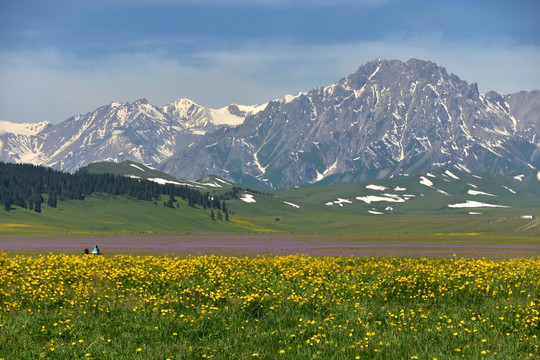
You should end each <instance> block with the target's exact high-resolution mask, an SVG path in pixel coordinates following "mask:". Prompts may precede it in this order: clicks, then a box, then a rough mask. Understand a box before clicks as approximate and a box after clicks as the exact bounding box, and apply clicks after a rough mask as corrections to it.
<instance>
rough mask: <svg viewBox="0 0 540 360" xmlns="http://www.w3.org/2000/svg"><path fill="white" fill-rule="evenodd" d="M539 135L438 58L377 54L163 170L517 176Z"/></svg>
mask: <svg viewBox="0 0 540 360" xmlns="http://www.w3.org/2000/svg"><path fill="white" fill-rule="evenodd" d="M534 137H535V134H534V125H533V124H532V122H531V121H529V120H520V121H518V120H516V119H515V118H514V117H512V116H511V115H510V113H509V109H508V107H506V106H505V105H504V104H501V103H500V102H498V101H496V100H494V99H493V98H492V97H489V96H485V95H482V94H479V93H478V89H477V87H476V84H467V83H466V82H464V81H462V80H460V79H459V78H458V77H457V76H455V75H449V74H448V73H447V72H446V70H445V69H444V68H442V67H439V66H437V65H435V64H433V63H432V62H429V61H421V60H416V59H412V60H409V61H408V62H406V63H402V62H400V61H381V60H377V61H374V62H371V63H368V64H366V65H364V66H362V67H360V68H359V70H358V71H357V72H356V73H354V74H352V75H350V76H349V77H347V78H345V79H342V80H341V81H339V82H338V83H336V84H334V85H331V86H328V87H321V88H316V89H313V90H311V91H310V92H308V93H303V94H299V95H298V96H296V97H294V98H289V99H287V100H285V99H283V100H280V101H273V102H271V103H269V105H268V106H267V108H266V109H265V110H264V111H261V112H259V113H258V114H256V115H253V116H249V117H248V118H246V121H245V122H244V123H243V124H242V125H240V126H238V127H236V128H233V129H221V130H219V131H217V132H215V133H212V134H208V135H207V136H206V137H204V138H203V139H202V140H201V141H200V142H199V143H197V144H195V145H194V146H192V147H190V148H189V149H184V150H181V151H180V152H179V153H177V154H175V155H174V156H173V157H172V158H170V159H168V160H167V162H166V163H165V165H164V166H163V167H162V168H163V169H164V170H165V171H167V172H169V173H172V174H174V175H179V176H180V175H181V176H183V177H188V178H190V177H198V176H200V175H202V174H203V173H205V172H207V171H210V172H215V173H218V174H220V175H222V176H227V175H229V176H231V177H232V178H233V179H235V180H237V181H239V179H241V178H242V177H244V178H245V177H250V178H252V179H259V180H260V181H261V182H263V183H265V184H267V185H268V186H270V187H275V188H279V187H283V186H285V185H287V184H294V185H300V184H305V183H313V182H318V181H321V180H324V179H331V180H327V181H330V182H343V181H353V180H361V179H367V178H382V177H391V176H395V175H398V174H402V173H410V172H417V171H420V170H423V169H429V168H432V167H439V166H445V165H452V166H456V167H458V168H461V169H464V170H467V171H490V172H508V171H511V170H514V169H523V168H534V167H539V165H540V164H539V158H538V156H533V155H531V154H533V152H534V150H535V148H536V147H535V145H534ZM187 164H192V166H187ZM332 175H333V177H332Z"/></svg>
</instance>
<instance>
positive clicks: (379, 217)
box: [0, 162, 540, 239]
mask: <svg viewBox="0 0 540 360" xmlns="http://www.w3.org/2000/svg"><path fill="white" fill-rule="evenodd" d="M84 171H87V172H89V173H103V172H105V173H107V172H111V173H115V174H122V175H125V176H129V177H135V176H139V177H140V178H146V179H149V178H153V179H163V180H166V181H168V182H169V184H170V183H172V182H181V181H184V180H179V179H174V178H172V177H168V175H166V174H164V173H161V172H158V171H157V170H154V169H150V168H148V167H144V166H143V165H141V164H136V163H132V162H124V163H122V164H115V165H114V164H113V165H111V164H108V163H100V164H93V165H91V166H89V167H88V168H86V170H84ZM137 171H138V173H137ZM536 176H537V175H536V172H534V171H530V172H522V173H519V174H517V173H516V174H513V175H512V176H500V175H493V174H487V173H485V174H469V173H467V172H463V171H459V170H457V169H455V168H439V169H434V170H430V171H429V172H423V173H419V174H414V175H408V176H402V177H397V178H393V179H385V180H373V181H367V182H359V183H349V184H338V185H330V186H319V187H314V186H304V187H294V188H290V189H287V190H282V191H266V190H261V191H257V190H250V189H246V188H239V187H238V185H236V184H233V183H230V182H228V181H227V180H225V179H222V178H219V177H207V178H205V179H201V180H200V181H198V182H192V184H193V186H194V187H195V185H196V186H206V190H203V189H201V191H206V193H207V194H208V196H209V197H213V196H218V195H219V194H223V193H225V191H228V190H227V189H231V188H233V186H234V188H235V189H236V193H235V196H232V197H228V198H227V199H228V200H226V201H225V203H226V207H227V209H228V211H229V212H230V213H229V221H225V218H224V212H223V211H221V210H218V209H216V208H215V209H210V207H205V206H202V205H195V206H188V201H187V200H183V199H182V198H181V197H178V196H177V197H175V198H174V203H173V206H172V207H170V206H169V207H167V206H164V203H165V202H166V201H168V200H169V199H170V197H169V196H168V195H161V196H160V197H159V198H156V199H154V200H153V201H143V200H136V199H134V198H133V197H130V196H125V195H121V196H119V195H113V194H102V193H95V194H92V195H90V196H86V198H85V200H84V201H81V200H66V201H59V202H58V205H57V207H56V208H53V207H49V206H45V205H44V206H43V207H42V212H41V213H39V214H38V213H35V212H33V211H30V210H27V209H23V208H20V207H14V208H13V210H11V211H9V212H7V211H3V210H0V237H18V236H60V235H77V236H92V235H100V236H114V235H119V234H123V235H136V234H185V233H194V232H199V233H208V232H210V233H238V232H240V233H250V232H270V233H292V234H326V235H336V236H353V237H354V236H359V235H363V236H380V235H385V236H394V237H395V236H404V235H407V236H412V235H415V234H416V235H415V236H417V237H418V238H421V237H422V236H433V235H441V234H446V235H448V234H461V235H464V236H465V235H470V234H480V233H482V234H491V235H492V236H502V235H505V236H507V235H508V234H511V236H517V237H530V238H537V239H538V238H540V222H539V220H538V219H539V218H540V206H539V205H538V204H540V182H539V181H538V180H537V178H536ZM208 184H210V185H208ZM217 185H219V186H217ZM43 196H44V197H45V200H46V198H47V194H43ZM236 197H237V198H236ZM45 202H46V201H45ZM212 212H213V213H214V219H212ZM521 215H532V216H533V218H532V219H522V218H521Z"/></svg>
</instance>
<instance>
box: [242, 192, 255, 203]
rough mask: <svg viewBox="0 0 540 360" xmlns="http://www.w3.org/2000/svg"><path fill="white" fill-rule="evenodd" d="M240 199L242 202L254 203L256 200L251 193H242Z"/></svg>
mask: <svg viewBox="0 0 540 360" xmlns="http://www.w3.org/2000/svg"><path fill="white" fill-rule="evenodd" d="M240 200H242V201H243V202H247V203H251V204H252V203H256V202H257V201H256V200H255V198H254V197H253V195H251V194H244V195H242V197H241V198H240Z"/></svg>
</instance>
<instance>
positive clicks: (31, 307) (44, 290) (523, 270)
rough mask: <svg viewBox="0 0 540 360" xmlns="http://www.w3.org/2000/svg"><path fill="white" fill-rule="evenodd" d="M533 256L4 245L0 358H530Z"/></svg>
mask: <svg viewBox="0 0 540 360" xmlns="http://www.w3.org/2000/svg"><path fill="white" fill-rule="evenodd" d="M539 287H540V259H511V260H485V259H482V260H472V259H457V258H453V259H425V258H420V259H410V258H361V257H355V258H352V257H309V256H283V257H256V258H239V257H218V256H201V257H189V258H174V257H155V256H143V257H133V256H121V255H118V256H110V257H93V256H68V255H48V256H38V257H26V256H16V257H8V256H7V254H6V253H3V252H0V358H3V359H39V358H45V359H252V358H260V359H430V360H431V359H435V358H436V359H461V358H466V359H494V358H497V359H499V358H500V359H524V358H533V359H538V358H539V355H540V348H539V343H540V342H539V339H538V333H539V310H540V299H539V294H538V290H539Z"/></svg>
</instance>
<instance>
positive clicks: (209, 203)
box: [0, 162, 239, 213]
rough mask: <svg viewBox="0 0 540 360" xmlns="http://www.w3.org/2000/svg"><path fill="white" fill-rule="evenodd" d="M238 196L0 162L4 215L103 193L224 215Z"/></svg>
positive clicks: (236, 193)
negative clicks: (161, 198)
mask: <svg viewBox="0 0 540 360" xmlns="http://www.w3.org/2000/svg"><path fill="white" fill-rule="evenodd" d="M238 192H239V189H238V188H233V189H232V190H231V191H228V192H226V193H224V194H221V195H219V196H216V195H210V193H209V192H201V191H200V190H197V189H192V188H189V187H187V186H178V185H173V184H167V185H160V184H158V183H156V182H153V181H149V180H141V179H133V178H129V177H125V176H120V175H111V174H88V173H84V172H78V173H75V174H69V173H64V172H60V171H57V170H53V169H51V168H47V167H43V166H36V165H30V164H10V163H3V162H0V204H1V206H2V207H3V208H4V210H6V211H10V210H11V209H12V206H18V207H21V208H25V209H30V210H33V211H35V212H38V213H39V212H41V207H42V204H46V205H47V206H50V207H56V206H57V204H58V202H59V201H64V200H81V201H82V200H84V199H85V197H86V196H89V195H92V194H94V193H104V194H110V195H124V196H128V197H131V198H133V199H137V200H143V201H157V200H158V198H159V196H160V195H166V196H169V200H168V201H166V202H164V204H163V205H165V206H167V207H170V208H173V207H174V206H173V204H174V203H175V202H176V199H175V197H180V198H182V200H186V201H187V204H188V206H191V207H195V206H200V207H203V208H212V209H220V210H221V209H222V207H225V209H223V211H225V212H227V210H226V205H225V202H224V200H228V199H230V198H231V197H234V198H237V197H238ZM45 199H46V200H45Z"/></svg>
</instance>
